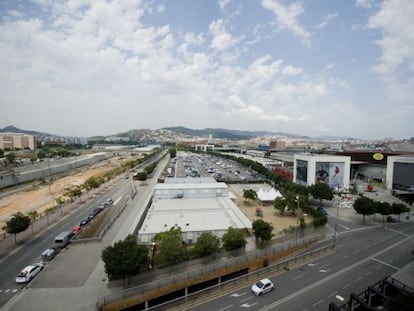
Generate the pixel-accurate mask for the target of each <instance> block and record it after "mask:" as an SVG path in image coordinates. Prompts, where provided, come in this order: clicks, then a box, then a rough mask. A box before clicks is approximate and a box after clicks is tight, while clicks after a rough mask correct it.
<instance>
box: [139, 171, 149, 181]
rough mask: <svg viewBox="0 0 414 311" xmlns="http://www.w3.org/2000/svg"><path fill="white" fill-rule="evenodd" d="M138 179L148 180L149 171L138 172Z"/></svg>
mask: <svg viewBox="0 0 414 311" xmlns="http://www.w3.org/2000/svg"><path fill="white" fill-rule="evenodd" d="M137 179H138V180H139V181H144V180H147V173H146V172H138V173H137Z"/></svg>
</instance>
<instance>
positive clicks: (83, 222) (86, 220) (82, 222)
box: [79, 218, 90, 227]
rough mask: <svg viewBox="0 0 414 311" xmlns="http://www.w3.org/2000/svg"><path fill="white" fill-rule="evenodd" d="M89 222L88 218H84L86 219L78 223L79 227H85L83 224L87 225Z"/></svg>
mask: <svg viewBox="0 0 414 311" xmlns="http://www.w3.org/2000/svg"><path fill="white" fill-rule="evenodd" d="M89 222H90V219H88V218H86V219H83V220H81V222H80V223H79V226H81V227H85V226H87V225H88V223H89Z"/></svg>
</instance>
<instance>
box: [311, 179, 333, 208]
mask: <svg viewBox="0 0 414 311" xmlns="http://www.w3.org/2000/svg"><path fill="white" fill-rule="evenodd" d="M309 193H310V194H311V195H312V196H313V197H314V198H315V199H317V200H319V206H322V200H329V201H330V200H332V199H333V192H332V190H331V188H329V185H328V184H325V183H316V184H314V185H312V186H309Z"/></svg>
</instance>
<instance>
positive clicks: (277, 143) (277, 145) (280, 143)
mask: <svg viewBox="0 0 414 311" xmlns="http://www.w3.org/2000/svg"><path fill="white" fill-rule="evenodd" d="M269 149H273V150H285V149H286V142H285V141H284V140H273V141H271V142H269Z"/></svg>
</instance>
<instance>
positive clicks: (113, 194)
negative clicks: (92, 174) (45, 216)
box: [0, 179, 133, 306]
mask: <svg viewBox="0 0 414 311" xmlns="http://www.w3.org/2000/svg"><path fill="white" fill-rule="evenodd" d="M127 182H128V181H126V180H122V179H121V180H120V182H118V183H117V184H116V185H115V186H114V187H113V188H111V189H109V190H108V191H107V192H105V193H102V194H100V195H97V196H96V197H94V198H93V199H91V200H90V201H88V202H86V203H85V204H84V205H83V206H82V207H80V208H78V210H77V211H76V212H75V213H72V214H69V215H68V216H67V217H66V218H65V219H64V220H63V221H61V222H59V223H56V224H55V225H53V226H51V227H50V228H48V229H47V230H45V231H43V232H41V233H40V234H38V235H37V236H35V237H34V238H33V239H31V240H30V242H28V243H25V244H24V246H23V247H21V248H18V249H16V250H15V251H14V252H13V253H12V254H11V255H9V256H8V257H6V258H5V259H3V260H2V261H1V262H0V306H2V305H4V304H5V303H6V302H7V301H8V300H9V299H10V298H11V297H12V296H13V295H14V294H15V293H17V292H18V291H19V290H21V289H22V288H23V287H24V286H25V285H18V284H16V283H15V278H16V275H17V274H18V273H19V271H20V270H21V269H23V268H24V267H25V266H26V265H29V264H31V263H34V262H39V261H40V260H41V258H40V257H41V253H42V252H43V251H44V250H45V249H47V248H49V247H50V246H51V245H53V243H54V238H55V237H56V236H57V235H58V234H59V233H60V232H62V231H71V230H72V228H73V227H74V226H76V225H79V222H80V221H81V220H82V219H84V218H87V216H88V214H90V213H91V212H92V210H93V209H94V208H96V207H97V206H98V205H99V203H101V202H103V201H104V200H105V199H107V198H112V199H113V200H114V206H111V207H110V208H117V207H118V206H122V205H123V204H125V202H126V201H127V200H128V199H129V198H130V197H131V195H132V193H133V188H132V187H131V186H130V187H125V184H126V183H127ZM63 253H64V250H63Z"/></svg>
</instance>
